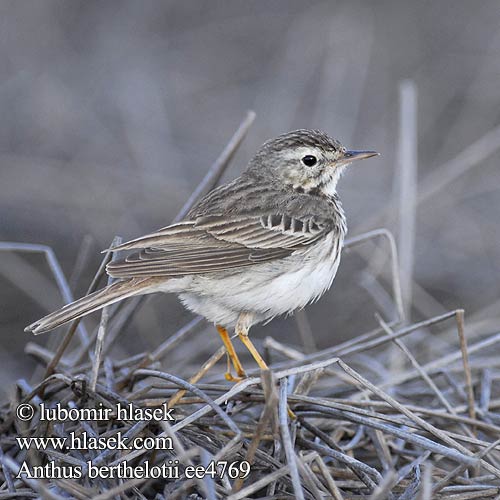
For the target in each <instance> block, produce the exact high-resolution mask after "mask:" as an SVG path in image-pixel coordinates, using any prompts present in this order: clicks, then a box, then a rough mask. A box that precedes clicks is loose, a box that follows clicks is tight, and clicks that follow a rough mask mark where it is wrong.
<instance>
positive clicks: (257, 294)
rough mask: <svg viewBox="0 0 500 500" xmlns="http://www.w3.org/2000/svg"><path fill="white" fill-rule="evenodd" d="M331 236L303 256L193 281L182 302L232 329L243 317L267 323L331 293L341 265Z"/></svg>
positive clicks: (338, 244) (209, 318)
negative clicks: (329, 290)
mask: <svg viewBox="0 0 500 500" xmlns="http://www.w3.org/2000/svg"><path fill="white" fill-rule="evenodd" d="M337 238H338V236H337V235H335V238H334V235H333V233H332V234H330V235H329V236H328V237H327V238H326V239H325V240H324V242H323V243H321V244H320V245H316V246H315V247H313V248H312V249H310V250H308V251H307V252H305V253H301V254H294V255H291V256H290V257H287V258H286V259H282V260H276V261H271V262H266V263H263V264H259V265H256V266H252V267H247V268H245V269H242V270H239V272H237V273H232V274H228V275H224V276H223V275H217V277H216V276H215V275H212V276H210V275H205V276H196V277H192V278H191V282H190V284H189V286H188V287H186V288H187V291H186V292H183V293H181V294H180V298H181V300H182V301H183V303H184V304H185V305H186V307H188V308H189V309H191V310H192V311H194V312H196V313H197V314H201V315H202V316H205V317H206V318H207V319H208V320H209V321H213V322H214V323H218V324H221V325H224V326H228V327H229V326H234V324H235V323H236V321H237V318H238V315H239V314H240V313H241V312H249V313H253V314H254V315H255V321H254V323H257V322H260V321H265V320H268V319H270V318H272V317H274V316H277V315H280V314H287V313H290V312H292V311H294V310H295V309H299V308H302V307H304V306H305V305H307V304H309V303H310V302H313V301H315V300H317V299H319V298H320V297H321V296H322V295H323V293H324V292H325V291H326V290H328V288H330V286H331V284H332V281H333V279H334V278H335V274H336V272H337V268H338V265H339V261H340V251H339V248H340V247H341V245H342V241H339V240H338V239H337Z"/></svg>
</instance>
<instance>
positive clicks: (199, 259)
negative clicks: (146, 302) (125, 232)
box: [107, 214, 331, 278]
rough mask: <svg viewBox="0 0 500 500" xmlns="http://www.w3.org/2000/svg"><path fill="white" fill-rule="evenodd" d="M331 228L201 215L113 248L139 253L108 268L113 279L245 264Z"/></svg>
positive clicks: (271, 218)
mask: <svg viewBox="0 0 500 500" xmlns="http://www.w3.org/2000/svg"><path fill="white" fill-rule="evenodd" d="M330 228H331V226H330V224H329V221H327V220H324V221H321V220H318V219H316V218H313V217H309V218H304V219H298V218H296V217H291V216H289V215H286V214H257V215H237V216H234V217H223V216H208V217H200V218H198V219H195V220H193V221H183V222H180V223H177V224H172V225H171V226H167V227H165V228H162V229H160V230H159V231H157V232H155V233H151V234H148V235H145V236H142V237H141V238H137V239H134V240H131V241H129V242H126V243H124V244H123V245H120V246H119V247H115V248H113V250H114V251H116V250H130V249H139V252H136V253H133V254H131V255H129V256H127V257H126V258H125V259H122V260H118V261H113V262H111V263H110V264H108V266H107V271H108V273H109V274H110V275H111V276H113V277H117V278H131V277H147V276H172V277H177V276H186V275H192V274H202V273H207V272H214V271H221V270H226V269H234V268H238V267H246V266H250V265H254V264H256V263H261V262H266V261H270V260H274V259H278V258H283V257H287V256H289V255H291V254H292V253H293V252H295V251H296V250H299V249H304V248H307V247H308V246H309V245H312V244H314V243H315V242H316V241H317V240H318V239H319V238H321V237H323V236H324V235H325V233H326V232H328V231H329V230H330Z"/></svg>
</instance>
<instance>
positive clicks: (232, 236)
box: [26, 130, 378, 379]
mask: <svg viewBox="0 0 500 500" xmlns="http://www.w3.org/2000/svg"><path fill="white" fill-rule="evenodd" d="M377 154H378V153H376V152H374V151H349V150H347V149H346V148H345V147H343V146H342V145H341V144H340V143H339V142H338V141H337V140H334V139H331V138H330V137H328V136H327V135H326V134H324V133H323V132H320V131H317V130H296V131H293V132H289V133H287V134H283V135H281V136H279V137H277V138H276V139H272V140H270V141H268V142H266V143H265V144H264V145H263V146H262V147H261V148H260V149H259V150H258V151H257V153H256V154H255V156H254V157H253V158H252V160H251V161H250V163H249V165H248V167H247V169H246V171H245V172H244V173H243V174H242V175H241V176H240V177H238V178H237V179H235V180H234V181H232V182H230V183H228V184H225V185H222V186H220V187H218V188H216V189H214V190H213V191H211V192H210V193H208V194H207V195H206V196H205V197H204V198H202V199H201V200H200V201H199V202H198V203H197V204H196V206H194V207H193V208H192V209H191V211H190V212H189V213H188V215H187V216H186V218H185V219H184V220H182V221H180V222H178V223H175V224H171V225H170V226H167V227H165V228H163V229H160V230H158V231H156V232H154V233H151V234H147V235H146V236H142V237H140V238H137V239H134V240H131V241H129V242H127V243H124V244H122V245H120V246H118V247H115V248H113V249H112V250H113V251H114V252H116V251H121V250H134V251H135V252H133V253H131V254H130V255H129V256H127V257H126V258H124V259H122V260H118V261H114V262H112V263H110V264H108V266H107V272H108V274H109V275H110V276H112V277H114V278H118V279H119V281H117V282H115V283H113V284H111V285H110V286H107V287H106V288H103V289H102V290H99V291H97V292H95V293H92V294H90V295H88V296H87V297H83V298H81V299H79V300H77V301H75V302H73V303H71V304H68V305H66V306H64V307H63V308H62V309H60V310H58V311H55V312H53V313H52V314H49V315H48V316H45V317H44V318H42V319H40V320H38V321H36V322H35V323H33V324H32V325H30V326H28V327H27V328H26V331H31V332H33V333H35V334H39V333H44V332H47V331H49V330H52V329H54V328H56V327H58V326H60V325H63V324H64V323H67V322H68V321H71V320H74V319H76V318H79V317H81V316H84V315H86V314H89V313H91V312H93V311H96V310H98V309H101V308H102V307H104V306H107V305H109V304H112V303H114V302H117V301H119V300H122V299H124V298H127V297H131V296H134V295H141V294H148V293H153V292H173V293H177V294H178V295H179V297H180V299H181V301H182V302H183V304H184V305H185V306H186V307H187V308H188V309H189V310H191V311H193V312H195V313H197V314H200V315H202V316H204V317H205V318H207V319H208V320H209V321H212V322H214V323H215V324H216V325H217V330H218V331H219V334H220V335H221V337H222V340H223V342H224V345H225V346H226V349H227V352H228V355H229V356H230V358H231V360H232V362H233V366H234V368H235V370H236V374H237V376H238V377H240V378H241V377H244V376H245V372H244V370H243V367H242V365H241V363H240V361H239V359H238V356H237V355H236V352H235V350H234V347H233V345H232V343H231V338H230V336H229V334H228V332H227V330H226V328H234V329H235V332H236V334H237V335H238V337H239V338H240V340H241V341H242V342H243V343H244V344H245V346H246V347H247V349H248V350H249V351H250V353H251V354H252V356H253V357H254V359H255V360H256V362H257V363H258V365H259V366H260V367H261V368H267V366H266V364H265V362H264V360H263V359H262V357H261V356H260V355H259V353H258V352H257V349H256V348H255V347H254V345H253V343H252V342H251V340H250V339H249V337H248V330H249V329H250V327H251V326H252V325H254V324H256V323H259V322H263V321H269V320H271V319H272V318H274V317H275V316H278V315H281V314H287V313H291V312H293V311H294V310H296V309H299V308H303V307H304V306H306V305H307V304H309V303H311V302H313V301H315V300H317V299H319V298H320V297H321V296H322V295H323V293H324V292H325V291H326V290H328V288H329V287H330V286H331V284H332V282H333V279H334V277H335V274H336V272H337V268H338V265H339V261H340V253H341V249H342V245H343V241H344V236H345V233H346V222H345V216H344V211H343V210H342V205H341V203H340V200H339V197H338V195H337V191H336V188H337V182H338V180H339V178H340V176H341V174H342V173H343V172H344V169H345V167H346V166H347V165H348V164H349V163H351V162H353V161H355V160H361V159H364V158H370V157H371V156H375V155H377ZM226 377H227V378H228V379H232V378H233V377H232V375H230V374H229V373H228V374H227V375H226Z"/></svg>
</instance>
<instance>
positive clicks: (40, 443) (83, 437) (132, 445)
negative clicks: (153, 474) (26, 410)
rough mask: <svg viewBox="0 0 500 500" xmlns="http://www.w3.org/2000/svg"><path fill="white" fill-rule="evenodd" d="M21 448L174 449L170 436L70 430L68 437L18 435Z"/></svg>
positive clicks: (18, 443) (17, 439)
mask: <svg viewBox="0 0 500 500" xmlns="http://www.w3.org/2000/svg"><path fill="white" fill-rule="evenodd" d="M16 441H17V445H18V446H19V448H20V449H21V450H28V449H30V448H34V449H37V450H46V449H53V450H56V451H57V450H61V451H64V450H106V449H109V450H140V449H142V450H154V449H156V450H172V449H173V442H172V438H170V437H168V436H146V437H141V436H137V437H135V438H133V439H131V440H129V438H128V437H127V436H124V435H123V434H122V433H121V432H117V433H116V434H115V435H113V436H106V437H102V436H100V437H95V436H89V435H88V434H87V432H85V431H84V432H81V433H78V434H77V433H75V432H70V433H69V435H68V437H62V436H57V437H41V436H39V437H16Z"/></svg>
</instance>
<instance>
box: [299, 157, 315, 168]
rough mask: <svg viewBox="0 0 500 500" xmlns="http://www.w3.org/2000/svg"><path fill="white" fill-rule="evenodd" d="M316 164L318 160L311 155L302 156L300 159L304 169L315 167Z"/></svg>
mask: <svg viewBox="0 0 500 500" xmlns="http://www.w3.org/2000/svg"><path fill="white" fill-rule="evenodd" d="M317 162H318V159H317V158H316V157H315V156H313V155H306V156H304V158H302V163H303V164H304V165H305V166H306V167H312V166H314V165H316V163H317Z"/></svg>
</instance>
